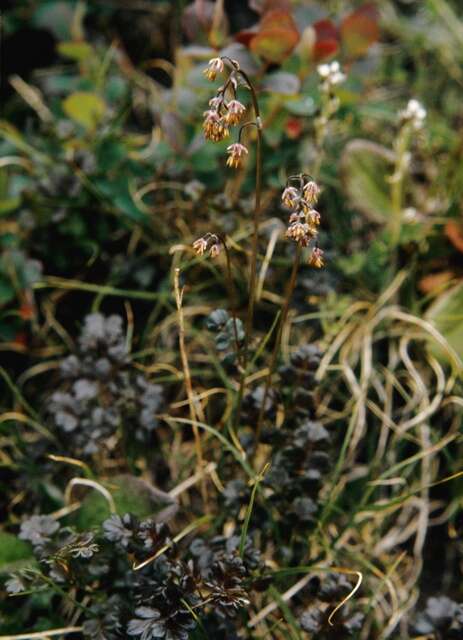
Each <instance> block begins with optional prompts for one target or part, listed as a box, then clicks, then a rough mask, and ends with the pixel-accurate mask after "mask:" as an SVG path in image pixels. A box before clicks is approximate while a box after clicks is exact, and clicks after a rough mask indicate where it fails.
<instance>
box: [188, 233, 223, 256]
mask: <svg viewBox="0 0 463 640" xmlns="http://www.w3.org/2000/svg"><path fill="white" fill-rule="evenodd" d="M193 249H194V250H195V252H196V255H197V256H203V255H204V254H205V253H206V251H209V255H210V256H211V258H217V256H218V255H219V254H220V250H221V242H220V239H219V237H218V236H216V235H215V233H209V232H208V233H206V235H204V236H202V237H201V238H198V239H197V240H195V241H194V242H193Z"/></svg>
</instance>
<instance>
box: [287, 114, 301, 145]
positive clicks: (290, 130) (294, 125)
mask: <svg viewBox="0 0 463 640" xmlns="http://www.w3.org/2000/svg"><path fill="white" fill-rule="evenodd" d="M285 129H286V135H287V136H288V138H289V139H290V140H296V139H297V138H299V136H300V135H301V133H302V121H301V119H300V118H288V120H287V121H286V126H285Z"/></svg>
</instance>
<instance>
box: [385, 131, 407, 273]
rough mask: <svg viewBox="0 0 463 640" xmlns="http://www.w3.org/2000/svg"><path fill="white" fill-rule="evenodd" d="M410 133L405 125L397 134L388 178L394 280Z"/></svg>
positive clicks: (390, 239)
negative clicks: (391, 167)
mask: <svg viewBox="0 0 463 640" xmlns="http://www.w3.org/2000/svg"><path fill="white" fill-rule="evenodd" d="M409 137H410V131H409V127H408V126H407V125H405V126H403V127H402V129H401V130H400V132H399V135H398V138H397V142H396V146H395V153H396V162H395V168H394V173H393V174H392V176H391V177H390V184H391V208H392V215H391V218H390V222H389V234H390V238H389V242H390V250H391V267H390V269H391V276H390V279H391V280H392V279H393V278H394V275H395V272H396V271H397V263H398V252H399V251H398V250H399V242H400V233H401V230H402V200H403V184H404V178H405V174H406V171H407V151H408V145H409Z"/></svg>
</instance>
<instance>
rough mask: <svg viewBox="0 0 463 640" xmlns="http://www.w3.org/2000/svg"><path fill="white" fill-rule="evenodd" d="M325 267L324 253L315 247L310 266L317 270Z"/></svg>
mask: <svg viewBox="0 0 463 640" xmlns="http://www.w3.org/2000/svg"><path fill="white" fill-rule="evenodd" d="M324 265H325V262H324V260H323V251H322V250H321V249H319V248H318V247H315V248H314V249H313V251H312V254H311V256H310V258H309V266H311V267H315V268H316V269H321V268H322V267H323V266H324Z"/></svg>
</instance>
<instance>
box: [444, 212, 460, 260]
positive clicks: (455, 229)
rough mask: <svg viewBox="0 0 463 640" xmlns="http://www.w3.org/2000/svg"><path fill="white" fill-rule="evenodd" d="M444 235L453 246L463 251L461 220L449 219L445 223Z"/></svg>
mask: <svg viewBox="0 0 463 640" xmlns="http://www.w3.org/2000/svg"><path fill="white" fill-rule="evenodd" d="M445 235H446V236H447V238H448V239H449V240H450V242H451V243H452V244H453V246H454V247H455V248H456V249H458V251H461V252H462V253H463V222H459V221H458V220H449V221H448V222H447V224H446V225H445Z"/></svg>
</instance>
